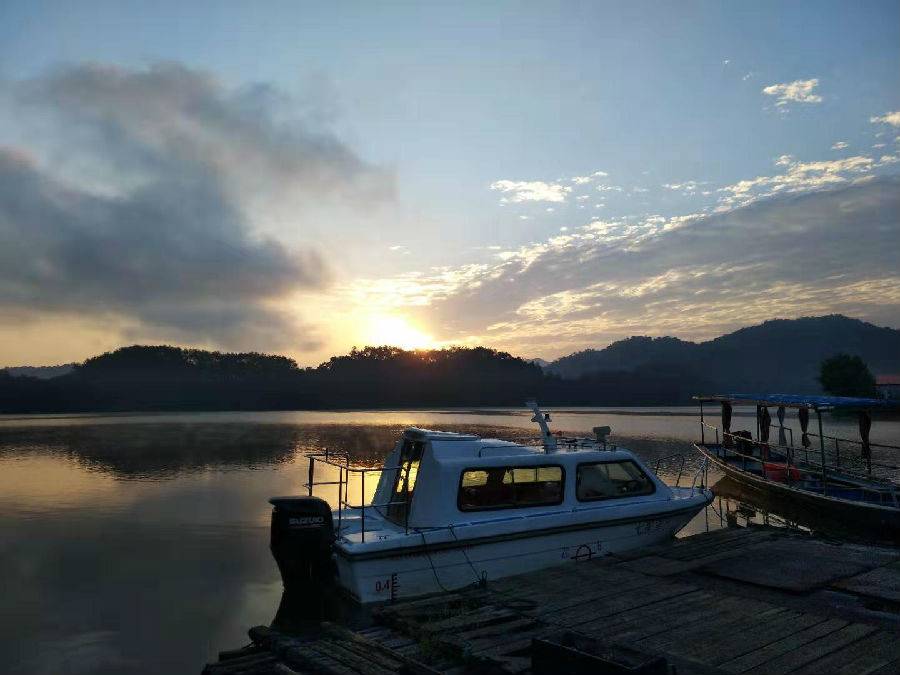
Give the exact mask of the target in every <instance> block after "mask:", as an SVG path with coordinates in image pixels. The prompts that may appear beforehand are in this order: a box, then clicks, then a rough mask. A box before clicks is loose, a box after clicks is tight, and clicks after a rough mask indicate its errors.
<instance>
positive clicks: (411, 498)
mask: <svg viewBox="0 0 900 675" xmlns="http://www.w3.org/2000/svg"><path fill="white" fill-rule="evenodd" d="M385 467H396V468H393V469H389V470H384V471H382V474H381V478H380V480H379V482H378V487H377V489H376V491H375V498H374V499H373V508H374V509H376V510H377V512H378V513H379V514H381V515H382V516H383V517H384V518H386V519H387V520H388V521H390V522H392V523H393V524H394V525H396V526H398V527H403V528H404V529H408V528H431V527H446V526H447V525H448V524H452V523H461V522H466V523H470V522H473V521H484V520H490V519H495V518H497V517H498V515H500V516H501V517H503V518H511V517H515V515H517V514H521V513H525V512H530V511H532V510H534V509H536V508H540V509H541V510H544V511H564V510H565V511H571V510H573V509H579V508H589V507H592V506H596V505H597V504H598V503H600V502H609V501H610V500H635V499H648V498H654V499H660V498H663V499H665V498H668V497H669V495H670V489H669V487H668V486H666V485H665V484H664V483H663V482H662V481H660V480H659V479H658V478H657V477H656V476H655V475H654V474H653V473H652V472H651V471H649V470H647V468H646V467H644V466H643V464H642V463H641V461H640V460H639V459H638V458H637V457H636V456H635V455H633V454H632V453H631V452H630V451H628V450H620V449H616V448H615V447H614V446H607V447H606V449H605V450H604V449H603V446H602V445H601V444H598V443H596V442H585V441H577V442H572V443H571V444H568V445H567V444H566V443H565V441H563V442H561V443H560V444H559V445H557V447H556V449H555V450H554V451H552V452H548V451H547V450H546V449H545V448H544V447H541V446H537V447H534V446H526V445H519V444H517V443H512V442H510V441H501V440H497V439H486V438H480V437H478V436H471V435H465V434H456V433H449V432H441V431H428V430H425V429H416V428H412V429H407V430H406V431H405V432H404V433H403V436H402V438H401V439H400V441H399V442H398V443H397V445H396V447H395V448H394V451H393V452H392V453H391V454H390V455H389V456H388V458H387V460H386V461H385ZM498 512H503V513H502V514H498Z"/></svg>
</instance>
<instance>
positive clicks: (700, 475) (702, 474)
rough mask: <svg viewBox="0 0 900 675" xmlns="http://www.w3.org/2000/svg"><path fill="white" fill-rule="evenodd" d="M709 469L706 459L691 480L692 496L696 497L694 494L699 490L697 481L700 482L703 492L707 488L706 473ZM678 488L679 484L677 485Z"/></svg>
mask: <svg viewBox="0 0 900 675" xmlns="http://www.w3.org/2000/svg"><path fill="white" fill-rule="evenodd" d="M708 469H709V460H708V459H707V458H706V457H704V458H703V460H702V461H701V462H700V466H698V467H697V471H695V472H694V477H693V479H692V480H691V496H692V497H693V496H694V492H695V491H696V490H697V481H698V480H699V481H700V489H701V490H703V489H705V488H706V472H707V470H708ZM676 487H677V484H676Z"/></svg>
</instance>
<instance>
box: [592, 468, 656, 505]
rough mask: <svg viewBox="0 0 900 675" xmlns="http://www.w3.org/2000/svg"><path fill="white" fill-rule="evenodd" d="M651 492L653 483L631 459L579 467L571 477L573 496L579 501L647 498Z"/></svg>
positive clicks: (653, 487)
mask: <svg viewBox="0 0 900 675" xmlns="http://www.w3.org/2000/svg"><path fill="white" fill-rule="evenodd" d="M655 490H656V485H654V483H653V481H652V480H650V478H649V476H647V474H645V473H644V472H643V471H642V470H641V467H639V466H638V465H637V464H636V463H635V462H632V461H631V460H623V461H621V462H597V463H594V464H579V465H578V470H577V473H576V476H575V494H576V496H577V497H578V500H579V501H582V502H587V501H594V500H597V499H614V498H616V497H634V496H635V495H649V494H652V493H653V492H654V491H655Z"/></svg>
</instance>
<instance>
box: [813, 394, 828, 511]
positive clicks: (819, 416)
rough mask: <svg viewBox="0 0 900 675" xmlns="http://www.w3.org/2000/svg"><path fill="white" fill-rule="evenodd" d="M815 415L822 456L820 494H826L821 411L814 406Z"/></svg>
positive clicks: (826, 473)
mask: <svg viewBox="0 0 900 675" xmlns="http://www.w3.org/2000/svg"><path fill="white" fill-rule="evenodd" d="M816 417H817V418H818V420H819V451H820V454H821V456H822V496H823V497H824V496H827V494H828V472H827V471H826V469H825V436H823V435H822V411H821V410H819V409H818V408H816Z"/></svg>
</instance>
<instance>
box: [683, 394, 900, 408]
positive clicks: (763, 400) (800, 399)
mask: <svg viewBox="0 0 900 675" xmlns="http://www.w3.org/2000/svg"><path fill="white" fill-rule="evenodd" d="M694 398H696V399H698V400H700V401H731V402H732V403H752V404H754V405H771V406H782V405H783V406H786V407H789V408H813V409H818V410H900V401H891V400H887V399H882V398H852V397H850V396H803V395H800V394H714V395H712V396H695V397H694Z"/></svg>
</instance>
